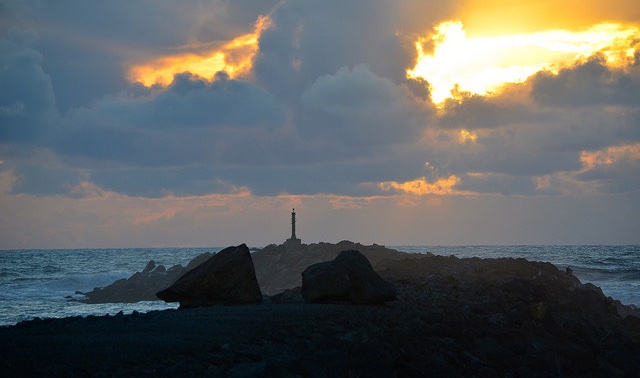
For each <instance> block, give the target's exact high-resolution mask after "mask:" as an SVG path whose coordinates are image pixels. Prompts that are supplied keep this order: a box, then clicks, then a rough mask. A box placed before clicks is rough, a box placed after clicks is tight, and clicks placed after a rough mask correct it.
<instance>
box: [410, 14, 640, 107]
mask: <svg viewBox="0 0 640 378" xmlns="http://www.w3.org/2000/svg"><path fill="white" fill-rule="evenodd" d="M639 38H640V28H639V27H637V26H634V25H625V24H618V23H602V24H597V25H594V26H592V27H591V28H589V29H587V30H583V31H568V30H552V31H542V32H535V33H529V34H512V35H502V36H485V37H479V36H470V35H468V34H467V32H466V31H465V30H464V25H463V24H462V22H461V21H445V22H442V23H440V24H439V25H437V26H436V27H435V33H434V34H433V35H431V36H428V37H423V38H420V39H419V40H418V41H416V43H415V45H416V49H417V52H418V60H417V64H416V66H415V67H414V68H412V69H410V70H408V71H407V76H408V77H410V78H413V77H420V78H423V79H425V80H427V81H428V82H429V84H430V86H431V98H432V101H433V102H434V103H436V104H441V103H442V102H444V101H445V99H447V98H455V97H456V96H457V95H458V94H460V93H464V92H470V93H473V94H480V95H485V94H487V93H490V92H492V91H495V90H497V89H499V88H500V87H501V86H502V85H503V84H506V83H519V82H523V81H524V80H526V79H527V78H528V77H530V76H531V75H533V74H535V73H536V72H539V71H542V70H549V71H551V72H554V73H557V72H558V70H559V69H560V68H562V67H563V66H567V65H571V64H574V63H575V62H578V61H580V60H582V59H586V58H588V57H589V56H591V55H593V54H595V53H601V54H603V56H604V58H605V59H606V61H607V63H608V64H610V65H615V66H621V65H625V64H627V63H629V62H630V61H632V60H633V58H634V54H635V52H636V48H637V46H638V39H639ZM430 44H432V46H433V48H432V49H427V48H426V46H428V45H430ZM429 50H431V51H429Z"/></svg>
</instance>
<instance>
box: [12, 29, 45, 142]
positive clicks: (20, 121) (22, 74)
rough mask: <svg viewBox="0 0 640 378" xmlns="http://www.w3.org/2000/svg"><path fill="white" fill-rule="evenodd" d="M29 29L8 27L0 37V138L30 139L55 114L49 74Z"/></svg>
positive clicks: (20, 140)
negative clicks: (9, 28)
mask: <svg viewBox="0 0 640 378" xmlns="http://www.w3.org/2000/svg"><path fill="white" fill-rule="evenodd" d="M35 38H36V37H35V35H34V33H32V32H26V31H22V30H19V29H11V30H9V32H8V33H7V36H6V37H4V38H1V39H0V67H2V69H1V70H0V140H2V141H5V142H8V141H18V142H23V141H32V140H34V139H37V138H38V137H39V136H40V135H41V134H42V133H43V132H45V131H46V130H45V127H46V126H47V124H48V123H51V122H52V121H53V120H54V119H55V117H56V111H55V106H56V100H55V95H54V92H53V86H52V83H51V77H50V76H49V75H48V74H46V73H45V72H44V70H43V69H42V65H41V64H42V60H43V57H42V54H40V53H39V52H38V51H37V50H35V49H33V48H32V47H31V45H32V44H33V42H34V40H35Z"/></svg>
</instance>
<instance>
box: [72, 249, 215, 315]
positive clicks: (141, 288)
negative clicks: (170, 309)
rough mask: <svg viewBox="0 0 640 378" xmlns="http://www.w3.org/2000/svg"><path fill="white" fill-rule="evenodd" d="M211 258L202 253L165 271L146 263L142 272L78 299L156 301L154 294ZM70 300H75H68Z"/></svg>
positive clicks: (162, 268) (108, 301)
mask: <svg viewBox="0 0 640 378" xmlns="http://www.w3.org/2000/svg"><path fill="white" fill-rule="evenodd" d="M209 257H211V253H209V252H207V253H203V254H201V255H199V256H196V257H195V258H193V259H192V260H191V262H189V265H188V266H187V267H186V268H185V267H183V266H182V265H180V264H178V265H174V266H172V267H170V268H169V269H166V268H165V267H164V265H156V262H155V261H154V260H151V261H149V262H148V263H147V265H146V266H145V268H144V269H143V270H142V272H136V273H134V274H133V275H131V277H129V278H121V279H119V280H117V281H115V282H113V283H112V284H111V285H109V286H105V287H98V288H94V289H93V290H92V291H90V292H87V293H81V292H77V293H76V294H82V295H84V296H85V298H83V299H78V301H79V302H83V303H134V302H141V301H157V300H158V297H156V293H157V292H158V291H159V290H162V289H164V288H166V287H168V286H170V285H171V284H173V283H174V282H176V280H177V279H178V278H180V277H181V276H182V275H183V274H185V273H186V272H188V271H189V270H190V269H193V268H195V267H196V266H197V265H199V264H200V263H202V262H204V261H206V260H207V259H208V258H209ZM70 300H76V299H75V298H70Z"/></svg>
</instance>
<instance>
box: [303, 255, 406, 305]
mask: <svg viewBox="0 0 640 378" xmlns="http://www.w3.org/2000/svg"><path fill="white" fill-rule="evenodd" d="M302 297H303V298H304V300H305V301H306V302H311V303H315V302H350V303H356V304H380V303H384V302H386V301H392V300H395V299H396V290H395V287H394V286H393V285H392V284H391V283H389V282H387V281H385V280H384V279H382V277H380V276H379V275H378V274H377V273H376V272H375V271H374V270H373V267H372V266H371V263H370V262H369V260H368V259H367V258H366V257H365V256H364V255H363V254H362V253H360V252H359V251H356V250H348V251H342V252H340V254H339V255H338V256H337V257H336V258H335V259H334V260H333V261H328V262H322V263H317V264H313V265H311V266H309V267H308V268H307V269H305V270H304V272H302Z"/></svg>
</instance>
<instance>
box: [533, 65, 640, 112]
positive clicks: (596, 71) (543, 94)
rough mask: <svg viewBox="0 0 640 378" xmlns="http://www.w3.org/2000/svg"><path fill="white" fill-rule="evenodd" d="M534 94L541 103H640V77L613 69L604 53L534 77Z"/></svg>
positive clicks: (573, 104) (636, 104)
mask: <svg viewBox="0 0 640 378" xmlns="http://www.w3.org/2000/svg"><path fill="white" fill-rule="evenodd" d="M532 81H533V88H532V92H531V96H532V97H533V98H534V99H535V100H536V101H537V102H538V103H539V104H541V105H545V106H557V107H574V106H591V105H619V106H638V104H640V76H639V75H637V73H636V74H635V75H633V74H629V73H626V72H624V71H623V70H622V69H611V68H609V67H608V66H607V65H606V62H605V60H604V58H603V57H602V56H593V57H591V58H590V59H589V60H588V61H587V62H586V63H582V64H578V65H576V66H575V67H572V68H565V69H562V70H561V71H560V72H559V73H558V74H557V75H552V74H550V73H548V72H541V73H538V74H537V75H535V77H534V78H533V80H532Z"/></svg>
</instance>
